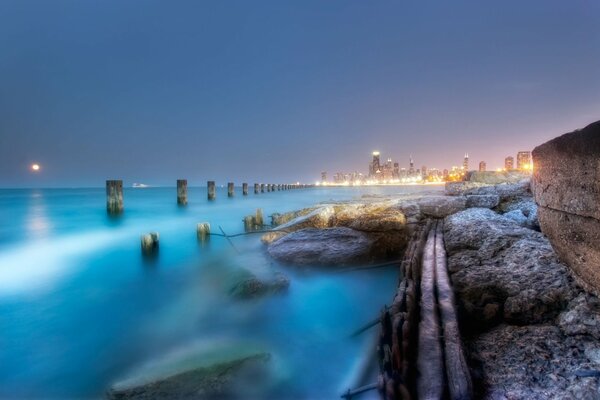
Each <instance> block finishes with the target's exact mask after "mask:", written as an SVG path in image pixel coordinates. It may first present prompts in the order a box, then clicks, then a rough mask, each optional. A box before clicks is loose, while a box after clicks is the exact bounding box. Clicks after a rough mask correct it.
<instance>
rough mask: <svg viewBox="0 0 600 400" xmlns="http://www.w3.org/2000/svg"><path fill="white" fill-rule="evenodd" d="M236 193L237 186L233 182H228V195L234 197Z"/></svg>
mask: <svg viewBox="0 0 600 400" xmlns="http://www.w3.org/2000/svg"><path fill="white" fill-rule="evenodd" d="M234 194H235V186H234V185H233V182H229V183H227V197H233V195H234Z"/></svg>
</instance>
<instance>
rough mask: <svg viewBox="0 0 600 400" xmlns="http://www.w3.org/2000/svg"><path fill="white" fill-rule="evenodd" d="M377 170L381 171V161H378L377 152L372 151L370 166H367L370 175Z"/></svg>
mask: <svg viewBox="0 0 600 400" xmlns="http://www.w3.org/2000/svg"><path fill="white" fill-rule="evenodd" d="M377 171H379V172H381V163H380V162H379V152H378V151H374V152H373V160H372V161H371V166H370V168H369V175H370V176H371V177H373V176H375V175H376V174H377Z"/></svg>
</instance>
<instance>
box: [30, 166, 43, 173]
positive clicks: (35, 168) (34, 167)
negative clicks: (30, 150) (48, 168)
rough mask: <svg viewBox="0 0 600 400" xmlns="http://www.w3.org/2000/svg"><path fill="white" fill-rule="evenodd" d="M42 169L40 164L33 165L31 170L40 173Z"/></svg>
mask: <svg viewBox="0 0 600 400" xmlns="http://www.w3.org/2000/svg"><path fill="white" fill-rule="evenodd" d="M41 168H42V167H40V164H31V170H32V171H33V172H38V171H39V170H40V169H41Z"/></svg>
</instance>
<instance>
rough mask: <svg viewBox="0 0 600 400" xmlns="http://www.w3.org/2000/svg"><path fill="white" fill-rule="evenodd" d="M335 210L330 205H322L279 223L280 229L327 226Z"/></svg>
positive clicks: (289, 229) (293, 229)
mask: <svg viewBox="0 0 600 400" xmlns="http://www.w3.org/2000/svg"><path fill="white" fill-rule="evenodd" d="M334 214H335V210H334V208H333V207H332V206H323V207H319V208H317V209H315V210H312V211H311V212H309V213H308V214H304V215H300V216H298V217H296V218H294V219H292V220H290V221H288V222H286V223H285V224H282V225H279V226H278V227H277V229H278V230H281V231H287V232H290V231H297V230H300V229H304V228H329V227H330V226H331V223H332V219H333V216H334Z"/></svg>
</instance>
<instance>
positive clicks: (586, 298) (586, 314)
mask: <svg viewBox="0 0 600 400" xmlns="http://www.w3.org/2000/svg"><path fill="white" fill-rule="evenodd" d="M558 325H559V326H560V328H561V329H562V331H563V332H564V333H565V334H566V335H589V336H591V337H593V338H595V339H598V340H600V299H598V298H597V297H595V296H592V295H589V294H585V293H581V294H579V296H577V297H576V298H575V299H573V300H572V301H571V302H570V303H569V305H568V307H567V309H566V310H565V311H564V312H562V313H561V314H560V315H559V317H558Z"/></svg>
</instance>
